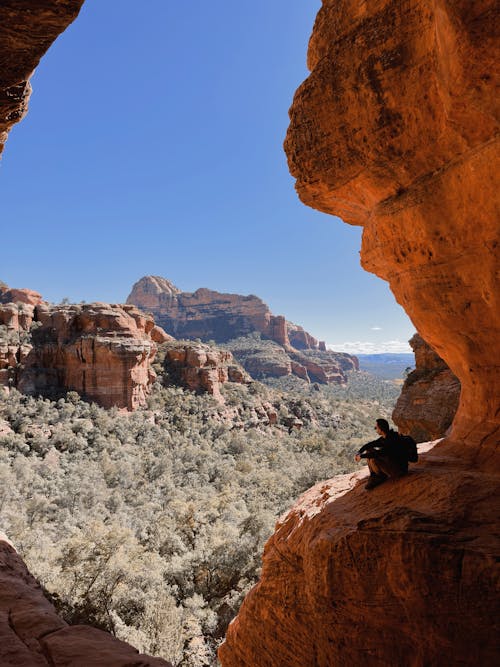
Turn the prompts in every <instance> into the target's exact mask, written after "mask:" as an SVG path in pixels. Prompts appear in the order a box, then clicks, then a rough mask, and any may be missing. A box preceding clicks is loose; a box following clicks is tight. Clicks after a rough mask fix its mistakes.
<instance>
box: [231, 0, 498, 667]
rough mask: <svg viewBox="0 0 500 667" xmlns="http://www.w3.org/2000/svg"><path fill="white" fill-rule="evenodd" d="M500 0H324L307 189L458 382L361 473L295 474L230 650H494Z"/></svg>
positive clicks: (304, 170) (433, 660)
mask: <svg viewBox="0 0 500 667" xmlns="http://www.w3.org/2000/svg"><path fill="white" fill-rule="evenodd" d="M497 19H498V7H497V5H496V4H495V3H494V2H493V0H482V1H481V2H471V1H465V0H458V1H457V2H447V1H445V0H437V1H435V0H432V1H431V0H407V1H406V2H395V1H394V0H373V2H357V1H354V0H323V4H322V8H321V9H320V11H319V14H318V17H317V20H316V24H315V28H314V33H313V36H312V38H311V41H310V47H309V57H308V64H309V68H310V69H311V75H310V76H309V78H308V79H307V80H306V81H305V82H304V83H303V84H302V86H301V87H300V88H299V90H298V91H297V93H296V95H295V99H294V102H293V106H292V108H291V110H290V119H291V125H290V129H289V132H288V135H287V139H286V142H285V149H286V151H287V154H288V159H289V166H290V170H291V172H292V174H293V175H294V176H295V177H296V179H297V184H296V187H297V191H298V194H299V196H300V198H301V199H302V200H303V201H304V202H305V203H306V204H308V205H310V206H312V207H314V208H317V209H320V210H322V211H325V212H327V213H331V214H334V215H338V216H341V217H342V218H343V219H344V220H346V221H347V222H350V223H352V224H359V225H363V226H364V231H363V246H362V253H361V261H362V264H363V266H364V267H365V268H366V269H368V270H370V271H372V272H374V273H376V274H377V275H379V276H380V277H382V278H385V279H386V280H388V281H389V283H390V286H391V289H392V291H393V292H394V294H395V296H396V299H397V300H398V302H399V303H400V304H401V305H403V307H404V308H405V309H406V311H407V312H408V314H409V315H410V317H411V319H412V321H413V323H414V324H415V326H416V327H417V329H418V331H419V332H420V333H421V335H422V336H423V338H424V339H425V340H426V341H427V342H428V343H429V345H430V346H431V347H432V349H433V350H435V351H436V353H437V354H438V355H439V356H440V357H441V358H442V359H444V361H445V362H446V363H447V364H448V366H449V367H450V368H451V370H452V371H453V373H454V374H455V375H456V376H457V377H458V379H459V380H460V382H461V385H462V394H461V399H460V405H459V409H458V411H457V414H456V417H455V420H454V422H453V426H452V431H451V434H450V435H449V437H447V438H446V440H444V441H443V442H441V443H439V444H438V445H437V446H436V447H435V448H434V449H433V450H432V452H429V454H427V455H424V456H423V457H422V461H421V462H420V463H418V464H417V465H416V466H415V467H414V468H413V469H412V472H411V473H410V474H409V475H408V476H406V477H404V478H402V479H399V480H392V481H388V482H386V483H384V484H382V485H381V486H380V487H378V488H376V489H374V490H373V491H371V492H367V491H365V489H364V488H363V486H364V485H363V484H359V480H360V475H353V476H348V475H347V476H343V477H340V478H337V479H335V480H330V481H328V482H325V483H322V484H319V485H317V486H316V487H314V488H313V489H311V490H310V491H308V492H307V493H306V494H305V495H304V496H303V497H302V498H301V499H300V500H299V502H298V503H297V504H296V505H295V507H293V508H292V510H291V511H290V512H289V513H288V514H287V515H286V516H285V517H284V518H283V519H282V520H281V521H280V522H279V523H278V525H277V530H276V533H275V535H274V536H273V537H272V538H271V539H270V541H269V542H268V544H267V545H266V548H265V552H264V557H263V570H262V578H261V581H260V582H259V584H258V585H257V586H256V587H255V588H254V589H253V590H252V591H251V592H250V593H249V595H248V596H247V597H246V599H245V601H244V603H243V606H242V608H241V610H240V612H239V614H238V616H237V618H236V619H235V620H234V621H233V623H232V624H231V625H230V627H229V630H228V634H227V637H226V642H225V644H223V645H222V647H221V649H220V659H221V662H222V665H223V667H275V666H276V665H286V666H287V667H313V666H314V667H329V666H330V665H374V666H375V665H377V666H378V665H380V666H382V665H414V667H424V666H426V665H436V666H437V665H443V664H447V665H494V664H496V663H497V662H498V642H497V639H496V637H497V634H498V633H497V628H496V627H495V623H496V619H497V617H498V598H497V581H498V566H497V562H498V557H499V552H500V548H499V541H498V516H499V510H500V507H499V500H498V499H499V497H500V496H499V489H498V486H499V484H498V478H499V473H498V459H499V456H498V441H499V432H500V423H499V414H500V410H499V398H500V375H499V374H498V366H499V360H498V345H497V341H498V340H499V338H500V336H499V333H500V332H499V329H500V326H499V324H500V322H499V319H500V297H499V290H498V266H499V261H498V253H499V248H500V244H499V242H498V216H497V212H496V209H497V207H498V192H499V187H498V183H497V179H498V176H497V174H498V173H499V169H498V151H497V144H496V133H497V131H498V124H497V120H496V116H495V112H496V104H497V101H496V99H497V98H496V90H495V85H493V84H495V83H496V82H497V80H498V62H499V58H498V46H497V45H498V40H497V38H496V36H495V30H496V28H497V25H498V20H497Z"/></svg>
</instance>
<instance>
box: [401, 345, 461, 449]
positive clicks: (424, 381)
mask: <svg viewBox="0 0 500 667" xmlns="http://www.w3.org/2000/svg"><path fill="white" fill-rule="evenodd" d="M410 345H411V346H412V348H413V351H414V353H415V370H414V371H412V372H411V373H410V374H409V375H408V377H407V379H406V380H405V383H404V385H403V389H402V391H401V395H400V397H399V398H398V402H397V403H396V407H395V408H394V412H393V413H392V418H393V420H394V423H395V424H396V425H397V426H398V429H399V431H400V432H401V433H407V434H409V435H411V436H412V437H413V438H414V439H415V440H416V441H417V442H425V441H427V440H436V439H437V438H442V437H443V436H444V435H446V432H447V431H448V429H449V427H450V426H451V423H452V421H453V417H454V416H455V413H456V411H457V407H458V401H459V398H460V382H459V381H458V379H457V378H456V377H455V376H454V375H453V373H452V372H451V371H450V369H449V368H448V366H447V365H446V364H445V362H444V361H443V360H442V359H441V357H440V356H439V355H437V354H436V353H435V352H434V350H433V349H432V348H431V347H430V346H429V345H427V343H426V342H425V341H424V339H423V338H422V337H421V336H419V335H418V334H415V335H414V336H413V338H412V339H411V340H410Z"/></svg>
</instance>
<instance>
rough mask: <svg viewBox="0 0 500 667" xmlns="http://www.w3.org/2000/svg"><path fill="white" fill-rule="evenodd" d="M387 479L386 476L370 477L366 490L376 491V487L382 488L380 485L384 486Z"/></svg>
mask: <svg viewBox="0 0 500 667" xmlns="http://www.w3.org/2000/svg"><path fill="white" fill-rule="evenodd" d="M386 479H387V477H386V476H385V475H384V476H382V475H370V479H369V480H368V482H367V483H366V485H365V489H366V490H367V491H371V490H372V489H374V488H375V487H376V486H380V484H383V483H384V482H385V480H386Z"/></svg>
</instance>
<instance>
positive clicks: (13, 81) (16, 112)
mask: <svg viewBox="0 0 500 667" xmlns="http://www.w3.org/2000/svg"><path fill="white" fill-rule="evenodd" d="M82 4H83V0H66V1H65V2H64V3H61V2H60V1H59V0H37V1H36V2H30V6H29V11H28V8H27V7H26V8H24V7H22V8H21V7H19V3H18V2H15V0H7V1H6V2H2V3H1V5H0V63H2V78H1V83H0V153H1V152H2V150H3V144H4V143H5V141H6V140H7V134H8V132H9V130H10V129H11V127H12V126H13V125H14V124H15V123H17V122H19V121H20V120H21V119H22V118H23V117H24V116H25V115H26V113H27V111H28V100H29V97H30V94H31V85H30V83H29V78H30V77H31V75H32V73H33V70H34V69H35V67H36V66H37V65H38V62H39V60H40V58H41V57H42V56H43V54H44V53H45V52H46V51H47V49H48V48H49V46H50V45H51V44H52V42H53V41H54V40H55V39H56V37H57V36H58V35H59V33H61V32H63V30H65V29H66V27H67V26H68V25H69V24H70V23H71V22H72V21H73V20H74V19H75V18H76V17H77V15H78V12H79V11H80V7H81V6H82Z"/></svg>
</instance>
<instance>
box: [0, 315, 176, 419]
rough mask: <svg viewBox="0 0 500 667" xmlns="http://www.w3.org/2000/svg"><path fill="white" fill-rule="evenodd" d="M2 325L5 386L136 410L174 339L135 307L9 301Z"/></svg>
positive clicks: (0, 366) (0, 376)
mask: <svg viewBox="0 0 500 667" xmlns="http://www.w3.org/2000/svg"><path fill="white" fill-rule="evenodd" d="M0 324H1V325H3V326H2V328H1V331H0V333H1V334H2V335H1V337H0V384H2V385H3V386H7V387H9V386H14V387H17V388H18V389H19V391H22V392H24V393H29V394H43V395H48V396H54V395H56V394H57V393H58V392H59V393H60V392H64V391H70V390H74V391H77V392H78V393H79V394H81V395H82V396H84V397H85V398H88V399H90V400H94V401H95V402H96V403H98V404H99V405H102V406H103V407H112V406H116V407H119V408H127V409H128V410H135V409H136V408H137V407H139V406H141V405H144V403H145V401H146V396H147V394H148V393H149V390H150V386H151V384H152V382H153V381H154V378H155V373H154V371H153V369H152V367H151V365H152V362H153V359H154V357H155V354H156V351H157V343H162V342H164V341H166V340H169V339H170V338H171V337H170V336H167V334H165V332H164V331H163V330H162V329H160V327H157V326H156V325H155V323H154V320H153V319H152V318H151V317H147V316H145V315H144V313H142V312H141V311H139V310H138V309H137V308H134V307H133V306H130V305H123V306H120V305H116V304H114V305H110V304H104V303H94V304H82V305H74V304H73V305H60V306H49V305H47V304H44V303H39V304H38V305H36V306H33V305H31V304H29V303H26V302H21V303H8V304H3V305H0Z"/></svg>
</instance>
